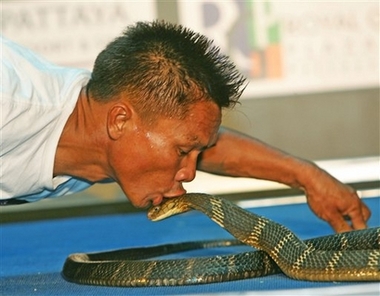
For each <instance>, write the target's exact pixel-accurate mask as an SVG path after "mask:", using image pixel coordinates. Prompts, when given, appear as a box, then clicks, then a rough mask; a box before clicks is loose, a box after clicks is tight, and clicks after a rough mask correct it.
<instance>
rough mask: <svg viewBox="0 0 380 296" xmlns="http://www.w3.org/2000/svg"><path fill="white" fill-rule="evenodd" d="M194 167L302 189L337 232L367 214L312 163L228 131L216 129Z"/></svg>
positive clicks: (353, 197) (353, 195) (354, 225)
mask: <svg viewBox="0 0 380 296" xmlns="http://www.w3.org/2000/svg"><path fill="white" fill-rule="evenodd" d="M198 169H200V170H202V171H205V172H209V173H213V174H219V175H227V176H236V177H251V178H257V179H264V180H270V181H276V182H279V183H283V184H286V185H289V186H291V187H293V188H299V189H302V190H304V191H305V194H306V197H307V201H308V203H309V206H310V208H311V209H312V210H313V212H314V213H315V214H316V215H317V216H318V217H320V218H322V219H323V220H325V221H327V222H328V223H329V224H330V225H331V227H332V228H333V229H334V230H335V231H337V232H343V231H349V230H352V229H362V228H365V227H366V221H367V220H368V218H369V216H370V211H369V209H368V208H367V206H366V205H365V204H364V203H363V202H362V201H361V200H360V199H359V197H358V195H357V194H356V192H355V191H354V190H353V189H352V188H351V187H349V186H347V185H345V184H342V183H341V182H339V181H338V180H336V179H335V178H334V177H332V176H331V175H329V174H328V173H327V172H325V171H324V170H322V169H321V168H319V167H317V166H316V165H315V164H314V163H312V162H309V161H306V160H302V159H299V158H296V157H294V156H291V155H289V154H286V153H284V152H282V151H280V150H277V149H275V148H273V147H270V146H268V145H267V144H265V143H262V142H260V141H258V140H256V139H254V138H251V137H248V136H246V135H242V134H240V133H237V132H235V131H232V130H228V129H224V128H222V129H221V130H220V132H219V138H218V141H217V142H216V145H215V146H213V147H211V148H209V149H207V150H206V151H204V152H203V153H202V154H201V155H200V157H199V163H198ZM347 218H349V219H350V220H351V223H349V221H347Z"/></svg>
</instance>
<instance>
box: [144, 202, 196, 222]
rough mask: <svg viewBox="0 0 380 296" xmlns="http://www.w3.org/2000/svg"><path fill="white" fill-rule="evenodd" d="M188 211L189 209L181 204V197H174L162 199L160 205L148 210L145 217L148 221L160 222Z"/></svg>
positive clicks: (184, 204)
mask: <svg viewBox="0 0 380 296" xmlns="http://www.w3.org/2000/svg"><path fill="white" fill-rule="evenodd" d="M189 210H190V207H189V206H188V205H187V204H186V203H185V202H183V200H182V199H181V197H175V198H170V199H164V200H163V201H162V203H161V204H159V205H157V206H152V207H151V208H149V210H148V213H147V216H148V219H149V220H152V221H160V220H163V219H166V218H168V217H170V216H173V215H177V214H180V213H184V212H187V211H189Z"/></svg>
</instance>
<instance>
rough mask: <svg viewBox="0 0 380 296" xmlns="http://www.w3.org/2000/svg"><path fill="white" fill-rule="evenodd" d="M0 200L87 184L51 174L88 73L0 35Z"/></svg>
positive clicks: (73, 189) (9, 201) (56, 192)
mask: <svg viewBox="0 0 380 296" xmlns="http://www.w3.org/2000/svg"><path fill="white" fill-rule="evenodd" d="M0 41H1V46H2V47H1V49H2V52H1V86H0V87H1V88H0V93H1V117H0V204H12V203H18V202H23V201H28V202H29V201H36V200H39V199H42V198H45V197H53V196H61V195H65V194H70V193H73V192H77V191H81V190H83V189H85V188H87V187H89V186H90V185H91V183H89V182H86V181H85V180H80V179H75V178H72V177H69V176H57V177H55V178H53V165H54V157H55V153H56V149H57V145H58V140H59V138H60V135H61V133H62V130H63V127H64V125H65V123H66V121H67V119H68V117H69V116H70V114H71V113H72V111H73V109H74V107H75V104H76V102H77V99H78V95H79V93H80V90H81V88H82V87H83V86H85V85H86V84H87V82H88V80H89V78H90V75H91V73H90V72H89V71H87V70H82V69H71V68H64V67H59V66H56V65H54V64H51V63H49V62H48V61H46V60H44V59H43V58H41V57H39V56H38V55H36V54H35V53H33V52H32V51H30V50H28V49H26V48H23V47H22V46H20V45H17V44H15V43H13V42H12V41H10V40H8V39H6V38H4V37H1V36H0Z"/></svg>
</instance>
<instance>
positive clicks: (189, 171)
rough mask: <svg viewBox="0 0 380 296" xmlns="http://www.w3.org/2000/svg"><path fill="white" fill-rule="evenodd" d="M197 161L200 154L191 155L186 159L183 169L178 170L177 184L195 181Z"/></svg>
mask: <svg viewBox="0 0 380 296" xmlns="http://www.w3.org/2000/svg"><path fill="white" fill-rule="evenodd" d="M197 159H198V153H194V154H190V155H189V156H188V157H187V158H186V159H184V163H182V167H181V168H180V169H179V170H178V172H177V174H176V176H175V180H176V181H177V182H181V183H182V182H191V181H193V180H194V178H195V174H196V169H197Z"/></svg>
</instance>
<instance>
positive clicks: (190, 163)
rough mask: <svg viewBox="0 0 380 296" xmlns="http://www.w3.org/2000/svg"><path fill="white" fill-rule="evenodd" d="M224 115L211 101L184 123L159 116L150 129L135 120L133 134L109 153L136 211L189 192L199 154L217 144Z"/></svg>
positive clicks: (196, 107)
mask: <svg viewBox="0 0 380 296" xmlns="http://www.w3.org/2000/svg"><path fill="white" fill-rule="evenodd" d="M220 123H221V111H220V109H219V107H218V106H217V105H216V104H215V103H212V102H199V103H196V104H194V105H193V106H192V107H190V111H189V113H188V114H187V116H186V118H185V119H183V120H180V119H175V118H164V117H162V118H159V119H157V121H156V122H155V123H154V124H152V125H151V126H149V127H148V126H147V125H145V124H143V123H142V122H141V121H140V120H137V121H135V124H134V128H133V132H132V133H130V135H129V136H126V137H125V138H124V139H122V140H121V141H119V143H118V145H117V147H118V148H117V149H112V152H110V153H111V154H112V155H110V162H111V166H112V169H113V175H114V178H115V179H116V181H117V182H118V183H119V185H120V186H121V188H122V189H123V191H124V193H125V194H126V195H127V197H128V198H129V200H130V201H131V203H132V204H133V205H134V206H136V207H147V206H149V205H150V204H151V203H153V204H154V205H157V204H159V203H160V202H161V201H162V199H163V198H164V197H175V196H179V195H181V194H184V193H185V192H186V191H185V190H184V188H183V186H182V183H183V182H190V181H192V180H193V179H194V177H195V170H196V164H197V158H198V155H199V153H200V152H202V151H203V150H204V149H206V148H208V147H210V146H212V145H213V144H215V142H216V140H217V133H218V129H219V126H220Z"/></svg>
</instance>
